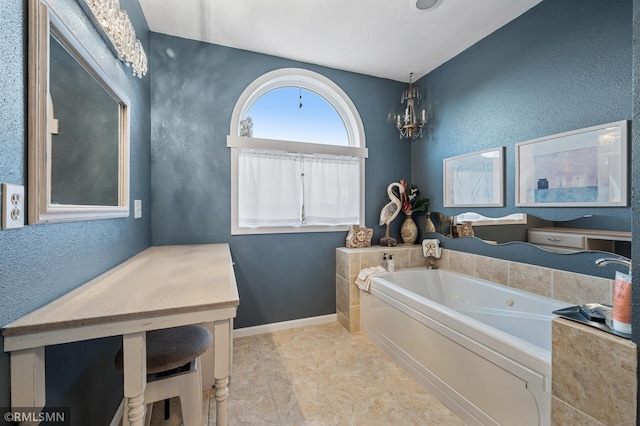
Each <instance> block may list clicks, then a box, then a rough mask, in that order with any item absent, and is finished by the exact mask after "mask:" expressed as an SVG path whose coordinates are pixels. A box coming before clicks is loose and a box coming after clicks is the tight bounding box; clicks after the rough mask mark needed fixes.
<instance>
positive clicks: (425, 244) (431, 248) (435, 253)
mask: <svg viewBox="0 0 640 426" xmlns="http://www.w3.org/2000/svg"><path fill="white" fill-rule="evenodd" d="M422 255H423V256H424V257H435V258H436V259H440V256H441V255H442V248H441V247H440V240H438V239H435V238H434V239H427V240H422Z"/></svg>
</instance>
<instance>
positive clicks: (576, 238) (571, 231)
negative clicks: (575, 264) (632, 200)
mask: <svg viewBox="0 0 640 426" xmlns="http://www.w3.org/2000/svg"><path fill="white" fill-rule="evenodd" d="M528 234H529V235H528V240H529V242H530V243H531V244H535V245H537V246H539V247H541V248H544V249H547V250H549V251H553V252H556V253H573V252H576V251H582V250H599V251H607V252H611V253H619V252H620V251H621V250H620V249H619V248H618V245H619V243H627V244H630V243H631V232H623V231H603V230H598V229H577V228H555V227H548V228H530V229H529V231H528ZM620 254H624V253H620Z"/></svg>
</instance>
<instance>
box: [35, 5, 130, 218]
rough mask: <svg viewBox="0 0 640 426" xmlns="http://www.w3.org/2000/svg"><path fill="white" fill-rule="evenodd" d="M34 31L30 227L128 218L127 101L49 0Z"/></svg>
mask: <svg viewBox="0 0 640 426" xmlns="http://www.w3.org/2000/svg"><path fill="white" fill-rule="evenodd" d="M29 28H30V30H29V100H28V101H29V117H28V120H29V123H28V127H29V137H28V139H29V143H28V161H29V164H28V165H29V186H28V201H29V205H28V219H29V223H30V224H39V223H51V222H68V221H77V220H93V219H106V218H117V217H127V216H129V100H128V98H127V96H126V95H125V94H124V93H123V91H122V90H121V89H120V88H119V87H118V86H117V85H116V84H115V82H114V81H113V80H112V79H111V78H110V77H109V76H108V75H107V74H106V73H105V71H104V70H103V69H102V68H101V67H100V65H99V64H98V62H97V61H96V60H95V59H94V58H93V57H92V56H91V54H90V53H89V51H88V50H86V49H85V47H83V45H82V44H81V43H80V41H79V40H78V39H77V38H76V37H75V35H74V34H73V32H72V31H71V30H70V29H69V28H68V27H67V26H66V25H65V24H64V22H63V21H62V20H61V19H60V18H59V17H58V16H57V15H56V14H55V12H54V11H53V10H51V8H50V7H49V5H48V4H47V2H46V1H44V0H30V1H29Z"/></svg>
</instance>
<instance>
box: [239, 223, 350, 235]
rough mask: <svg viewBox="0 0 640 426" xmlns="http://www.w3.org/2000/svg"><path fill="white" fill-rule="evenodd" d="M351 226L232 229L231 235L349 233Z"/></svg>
mask: <svg viewBox="0 0 640 426" xmlns="http://www.w3.org/2000/svg"><path fill="white" fill-rule="evenodd" d="M350 228H351V225H335V226H332V225H300V226H266V227H260V228H258V227H232V228H231V235H259V234H306V233H311V232H348V231H349V229H350Z"/></svg>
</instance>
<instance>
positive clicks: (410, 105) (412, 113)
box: [396, 73, 427, 141]
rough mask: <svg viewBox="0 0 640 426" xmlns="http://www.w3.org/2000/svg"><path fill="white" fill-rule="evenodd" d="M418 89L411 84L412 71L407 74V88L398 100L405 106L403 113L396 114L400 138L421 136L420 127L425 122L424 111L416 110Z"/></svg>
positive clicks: (419, 95) (419, 96) (418, 101)
mask: <svg viewBox="0 0 640 426" xmlns="http://www.w3.org/2000/svg"><path fill="white" fill-rule="evenodd" d="M421 97H422V96H421V94H420V91H419V90H418V89H417V88H416V87H415V86H414V85H413V73H411V74H409V89H407V90H403V91H402V95H401V96H400V102H401V103H402V104H404V103H405V102H406V104H407V106H406V108H405V110H404V113H401V114H398V116H397V121H396V128H397V129H398V131H399V132H400V139H402V138H406V139H411V140H412V141H413V140H416V139H418V138H422V128H423V127H424V126H425V124H427V115H426V111H425V110H424V109H423V110H422V111H421V112H420V113H418V112H417V108H418V105H420V98H421Z"/></svg>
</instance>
